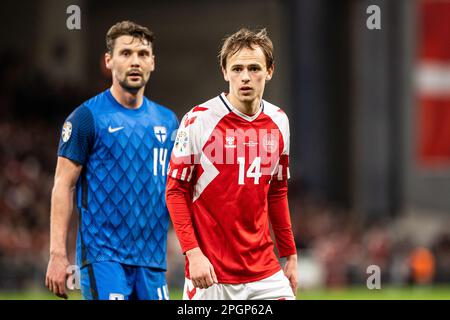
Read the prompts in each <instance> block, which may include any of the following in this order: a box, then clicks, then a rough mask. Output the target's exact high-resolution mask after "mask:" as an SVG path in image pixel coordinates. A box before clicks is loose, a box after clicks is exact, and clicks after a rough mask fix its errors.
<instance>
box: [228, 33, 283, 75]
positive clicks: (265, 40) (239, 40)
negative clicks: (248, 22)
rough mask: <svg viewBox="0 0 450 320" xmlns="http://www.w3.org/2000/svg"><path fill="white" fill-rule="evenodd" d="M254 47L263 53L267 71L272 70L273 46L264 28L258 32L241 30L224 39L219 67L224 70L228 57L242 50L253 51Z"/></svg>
mask: <svg viewBox="0 0 450 320" xmlns="http://www.w3.org/2000/svg"><path fill="white" fill-rule="evenodd" d="M255 46H259V47H260V48H261V49H262V51H263V52H264V55H265V56H266V66H267V69H270V68H272V66H273V64H274V56H273V44H272V40H270V38H269V36H268V35H267V30H266V29H265V28H264V29H261V30H258V31H251V30H249V29H247V28H242V29H240V30H239V31H237V32H235V33H233V34H232V35H231V36H228V37H226V38H225V39H224V41H223V45H222V49H221V50H220V53H219V62H220V66H221V67H222V68H224V69H226V67H227V58H228V57H229V56H232V55H234V54H235V53H236V52H238V51H239V50H241V49H242V48H248V49H255Z"/></svg>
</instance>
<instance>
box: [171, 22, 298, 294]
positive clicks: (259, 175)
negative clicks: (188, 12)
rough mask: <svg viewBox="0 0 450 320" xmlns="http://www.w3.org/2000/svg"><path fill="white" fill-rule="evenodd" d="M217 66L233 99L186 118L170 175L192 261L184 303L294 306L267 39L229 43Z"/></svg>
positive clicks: (292, 253) (283, 161) (282, 122)
mask: <svg viewBox="0 0 450 320" xmlns="http://www.w3.org/2000/svg"><path fill="white" fill-rule="evenodd" d="M220 64H221V67H222V72H223V76H224V78H225V80H226V81H227V82H228V83H229V93H228V94H226V93H222V94H220V95H219V96H217V97H215V98H213V99H211V100H209V101H207V102H205V103H202V104H200V105H198V106H196V107H194V108H193V109H192V110H190V111H189V112H188V113H187V114H186V115H185V116H184V118H183V120H182V122H181V125H180V128H179V130H178V133H177V137H176V140H175V146H174V149H173V152H172V157H171V161H170V166H169V170H168V181H167V189H166V200H167V206H168V209H169V213H170V216H171V219H172V222H173V225H174V229H175V232H176V234H177V236H178V239H179V241H180V244H181V248H182V250H183V253H184V254H185V255H186V269H185V276H186V280H185V287H184V296H183V298H184V299H206V300H210V299H214V300H215V299H220V300H227V299H243V300H247V299H248V300H250V299H255V300H261V299H294V298H295V292H296V289H297V252H296V247H295V242H294V237H293V233H292V228H291V222H290V216H289V206H288V199H287V179H288V178H289V168H288V163H289V122H288V118H287V116H286V114H285V113H284V112H283V111H282V110H281V109H280V108H279V107H277V106H275V105H273V104H271V103H269V102H267V101H265V100H263V99H262V96H263V92H264V87H265V84H266V82H267V81H269V80H270V79H271V78H272V75H273V72H274V58H273V45H272V41H271V40H270V38H269V37H268V36H267V33H266V30H265V29H263V30H260V31H258V32H252V31H250V30H248V29H241V30H239V31H238V32H236V33H235V34H233V35H231V36H229V37H228V38H226V39H225V41H224V43H223V46H222V50H221V52H220ZM269 225H271V226H272V229H273V233H274V235H275V240H276V245H277V249H278V253H279V256H280V257H286V264H285V266H284V269H282V268H281V266H280V263H279V261H278V259H277V256H276V254H275V252H274V244H273V241H272V239H271V235H270V227H269Z"/></svg>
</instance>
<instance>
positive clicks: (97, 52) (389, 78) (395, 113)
mask: <svg viewBox="0 0 450 320" xmlns="http://www.w3.org/2000/svg"><path fill="white" fill-rule="evenodd" d="M73 4H76V5H78V6H79V7H80V9H81V30H69V29H67V27H66V19H67V18H68V17H69V14H67V13H66V9H67V7H68V6H69V5H73ZM373 4H375V5H378V6H379V7H380V9H381V30H369V29H368V28H367V26H366V20H367V19H368V18H369V16H370V14H368V13H367V12H366V10H367V7H368V6H369V5H373ZM124 19H130V20H135V21H136V22H138V23H141V24H143V25H146V26H149V27H150V28H151V29H152V30H153V31H154V32H155V34H156V44H155V54H156V61H157V69H156V71H155V72H154V73H153V74H152V76H151V79H150V83H149V85H148V88H147V92H146V94H147V95H148V96H149V97H150V98H152V99H154V100H155V101H158V102H160V103H161V104H164V105H166V106H168V107H170V108H172V109H173V110H175V111H176V113H177V115H178V116H179V117H180V118H181V116H182V115H183V114H184V113H185V112H186V111H187V110H188V109H189V108H191V107H192V106H194V105H195V104H198V103H199V102H203V101H205V100H207V99H209V98H210V97H213V96H215V95H217V94H218V93H219V92H221V91H226V90H227V87H226V83H225V82H224V81H223V79H222V76H221V72H220V69H219V67H218V62H217V58H216V56H217V53H218V50H219V46H220V42H221V40H222V38H223V37H224V36H225V35H227V34H230V33H232V32H234V31H236V30H237V29H239V28H240V27H243V26H246V27H249V28H259V27H267V29H268V31H269V35H270V36H271V37H272V39H273V41H274V45H275V50H276V51H275V57H276V72H275V76H274V79H273V80H272V81H271V82H270V83H269V85H268V87H267V90H266V93H265V98H266V99H267V100H269V101H272V102H273V103H275V104H277V105H279V106H281V107H282V108H283V109H284V110H285V111H286V112H287V114H288V115H289V117H290V123H291V176H292V178H291V181H290V191H289V198H290V208H291V215H292V221H293V229H294V234H295V237H296V242H297V246H298V249H299V279H300V289H299V293H298V298H299V299H302V298H303V299H328V298H331V299H347V298H348V299H390V298H400V299H427V298H432V299H433V298H434V299H436V298H437V299H441V298H443V299H450V42H449V40H448V39H450V1H445V0H397V1H393V0H392V1H388V0H385V1H375V0H373V1H364V0H361V1H359V0H341V1H332V0H330V1H327V0H298V1H295V0H291V1H289V0H286V1H276V0H264V1H263V0H240V1H237V0H231V1H230V0H228V1H206V0H200V1H192V2H188V1H162V0H161V1H144V0H141V1H137V0H134V1H131V0H130V1H127V2H123V1H113V0H110V1H89V0H80V1H76V0H62V1H61V0H40V1H11V0H7V1H3V2H2V10H1V11H0V21H1V22H0V23H1V28H0V35H1V43H2V44H1V46H0V171H1V175H0V299H47V298H52V296H51V295H49V294H47V293H46V289H45V287H44V277H45V271H46V266H47V261H48V246H49V204H50V193H51V187H52V183H53V181H52V180H53V173H54V166H55V160H56V148H57V142H58V139H59V133H60V127H61V125H62V123H63V120H64V118H65V117H66V116H67V115H68V114H69V113H70V111H71V110H73V109H74V108H75V107H76V106H78V105H79V104H80V103H81V102H83V101H84V100H86V99H87V98H89V97H90V96H93V95H95V94H96V93H98V92H100V91H102V90H104V89H106V88H107V87H108V86H109V85H110V75H109V74H108V72H107V70H105V68H104V66H103V65H102V61H103V60H102V59H103V52H104V50H105V44H104V38H105V34H106V31H107V30H108V28H109V26H111V25H112V24H113V23H115V22H116V21H119V20H124ZM75 215H76V213H75V214H74V219H73V221H72V227H71V233H70V237H69V242H70V244H71V245H70V246H69V247H70V248H71V250H70V255H71V261H74V257H73V254H74V250H73V248H74V247H73V243H74V240H75V230H76V229H75V228H76V219H75ZM168 259H169V270H168V278H169V286H170V287H169V288H170V290H171V292H172V298H174V299H177V298H179V297H180V289H179V288H180V287H181V285H182V283H183V263H184V261H183V257H182V256H181V255H180V252H179V247H178V243H177V240H176V238H175V236H174V234H173V232H172V231H171V232H170V234H169V250H168ZM370 265H377V266H379V267H380V269H381V289H380V290H369V289H367V288H366V279H367V278H368V276H369V275H368V274H367V272H366V271H367V267H368V266H370ZM70 297H71V298H80V296H79V293H78V292H77V291H75V292H73V293H72V292H71V293H70Z"/></svg>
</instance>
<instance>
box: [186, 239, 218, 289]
mask: <svg viewBox="0 0 450 320" xmlns="http://www.w3.org/2000/svg"><path fill="white" fill-rule="evenodd" d="M186 256H187V257H188V259H189V274H190V275H191V281H192V284H193V285H194V287H196V288H200V289H207V288H209V287H210V286H212V285H213V284H214V283H217V276H216V273H215V272H214V267H213V266H212V264H211V262H209V260H208V258H207V257H205V255H204V254H203V253H202V251H201V250H200V248H198V247H197V248H194V249H191V250H189V251H187V252H186Z"/></svg>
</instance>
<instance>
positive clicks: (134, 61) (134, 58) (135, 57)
mask: <svg viewBox="0 0 450 320" xmlns="http://www.w3.org/2000/svg"><path fill="white" fill-rule="evenodd" d="M131 66H132V67H139V66H140V63H139V57H138V54H137V53H136V52H135V53H133V54H132V55H131Z"/></svg>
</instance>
